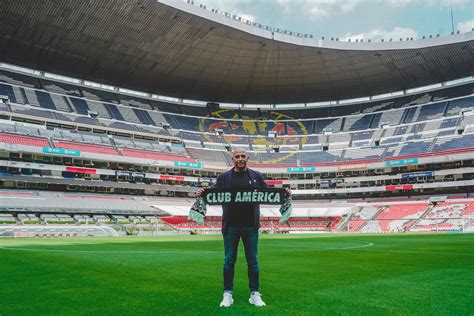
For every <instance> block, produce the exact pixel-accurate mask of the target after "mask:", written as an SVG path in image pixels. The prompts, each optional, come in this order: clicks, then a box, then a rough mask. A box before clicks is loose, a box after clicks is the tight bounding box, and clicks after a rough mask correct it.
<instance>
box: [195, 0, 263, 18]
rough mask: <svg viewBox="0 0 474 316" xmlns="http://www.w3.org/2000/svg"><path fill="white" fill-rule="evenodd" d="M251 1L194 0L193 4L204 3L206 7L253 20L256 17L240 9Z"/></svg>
mask: <svg viewBox="0 0 474 316" xmlns="http://www.w3.org/2000/svg"><path fill="white" fill-rule="evenodd" d="M251 3H252V0H232V1H231V0H196V1H195V2H194V4H195V5H200V4H202V5H205V6H206V9H208V10H211V9H216V10H219V11H224V12H228V13H231V14H234V15H237V16H240V17H241V18H243V19H246V20H249V21H252V22H255V20H256V19H257V17H256V16H255V15H251V14H248V13H245V12H243V10H242V9H241V7H242V6H245V5H249V4H251Z"/></svg>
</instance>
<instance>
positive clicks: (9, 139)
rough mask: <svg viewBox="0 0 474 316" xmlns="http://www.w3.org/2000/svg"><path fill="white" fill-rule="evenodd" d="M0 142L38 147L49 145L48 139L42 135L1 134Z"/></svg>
mask: <svg viewBox="0 0 474 316" xmlns="http://www.w3.org/2000/svg"><path fill="white" fill-rule="evenodd" d="M0 142H2V143H9V144H18V145H27V146H36V147H49V143H48V140H47V139H46V138H41V137H32V136H20V135H13V134H0Z"/></svg>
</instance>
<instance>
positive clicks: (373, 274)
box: [0, 234, 474, 316]
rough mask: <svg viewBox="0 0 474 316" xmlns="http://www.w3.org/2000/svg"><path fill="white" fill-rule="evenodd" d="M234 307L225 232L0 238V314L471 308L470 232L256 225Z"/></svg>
mask: <svg viewBox="0 0 474 316" xmlns="http://www.w3.org/2000/svg"><path fill="white" fill-rule="evenodd" d="M259 249H260V252H259V259H260V270H261V292H262V295H263V296H262V297H263V299H264V300H265V301H266V303H267V306H266V307H264V308H256V307H254V306H251V305H250V304H249V303H248V288H247V272H246V269H247V268H246V264H245V258H244V255H243V247H242V245H241V246H240V250H241V251H240V252H239V259H238V260H237V268H236V280H235V290H234V299H235V303H234V305H233V306H232V307H230V308H228V309H226V310H223V309H221V308H219V307H218V306H219V302H220V300H221V298H222V263H223V244H222V240H221V236H176V237H154V238H151V237H147V238H141V237H126V238H125V237H124V238H75V239H0V280H1V281H2V282H1V284H2V288H1V291H0V315H2V316H9V315H51V314H54V315H58V314H67V315H86V314H87V315H99V314H100V315H112V314H114V315H117V314H118V315H137V314H140V315H144V314H146V315H151V314H153V315H170V314H172V315H175V314H176V315H186V314H192V315H209V314H212V315H215V314H218V315H221V314H222V315H272V316H274V315H321V314H324V315H329V314H330V315H334V314H338V315H354V314H358V315H381V314H383V315H393V314H395V315H414V314H416V315H422V314H423V315H474V290H473V286H474V234H464V235H462V234H444V235H433V234H429V235H428V234H427V235H335V234H331V235H290V236H288V235H286V236H278V235H263V236H261V239H260V244H259Z"/></svg>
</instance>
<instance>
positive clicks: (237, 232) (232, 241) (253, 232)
mask: <svg viewBox="0 0 474 316" xmlns="http://www.w3.org/2000/svg"><path fill="white" fill-rule="evenodd" d="M240 239H242V242H243V244H244V249H245V258H246V259H247V267H248V278H249V288H250V291H258V288H259V270H258V256H257V249H258V229H256V228H255V227H228V228H227V231H226V233H225V234H224V249H225V258H224V291H232V290H233V289H234V266H235V262H236V261H237V251H238V248H239V241H240Z"/></svg>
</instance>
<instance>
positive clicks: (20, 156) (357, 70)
mask: <svg viewBox="0 0 474 316" xmlns="http://www.w3.org/2000/svg"><path fill="white" fill-rule="evenodd" d="M25 6H27V7H29V6H34V8H32V7H31V8H30V9H34V10H31V12H34V13H32V14H31V18H29V19H18V15H19V14H21V12H20V11H21V10H24V7H25ZM3 8H4V10H2V12H1V13H0V14H1V21H2V22H1V23H2V26H4V27H2V28H0V40H1V41H2V42H3V45H2V46H3V49H2V50H0V62H1V64H0V100H1V101H0V169H1V173H0V185H1V187H2V190H1V191H0V193H1V197H0V198H1V199H2V209H1V210H0V223H3V225H2V226H0V236H1V235H5V236H12V235H14V236H43V235H48V236H50V235H52V234H54V235H59V234H61V235H63V236H65V235H69V236H71V235H114V234H116V231H117V230H122V231H126V232H128V233H137V232H139V233H145V232H146V231H148V232H152V231H153V232H156V231H157V230H169V229H174V230H178V231H190V230H202V231H219V229H220V210H219V208H218V207H210V210H209V213H208V214H209V217H208V220H207V221H206V225H204V226H196V225H195V224H193V223H191V222H189V221H188V220H186V215H187V212H188V210H189V206H190V204H191V203H192V201H193V196H194V192H195V191H196V190H197V188H199V187H207V186H211V185H212V184H213V183H214V181H215V178H216V176H217V175H218V174H219V173H220V172H222V171H223V170H226V169H227V168H229V166H230V165H231V161H230V155H229V151H230V150H231V149H232V147H233V146H239V147H243V148H246V149H247V150H248V152H249V154H250V156H251V158H250V159H251V162H252V165H251V166H252V167H253V168H256V169H258V170H260V171H261V172H262V173H263V174H264V176H265V179H266V181H267V183H268V184H269V185H271V186H275V187H289V188H291V189H292V191H293V195H294V198H295V203H294V217H293V218H292V219H291V220H290V222H289V224H288V225H279V224H278V216H279V215H278V210H277V209H276V208H274V207H263V208H262V216H263V217H262V223H263V225H262V226H263V229H264V230H269V231H277V232H288V231H321V232H328V231H351V232H419V231H433V230H435V231H473V230H474V221H473V217H474V199H473V196H472V193H473V192H474V166H473V162H474V77H473V74H474V56H473V55H474V53H473V52H474V32H468V33H464V34H454V35H452V36H447V37H437V38H432V39H426V40H410V39H408V41H407V40H402V41H386V42H380V43H370V42H356V43H348V42H341V41H336V40H334V39H333V40H327V39H326V40H325V39H317V38H314V37H313V36H310V35H305V34H299V33H293V32H288V31H284V30H278V29H273V28H269V27H266V26H262V25H252V24H251V23H249V22H248V21H244V20H242V19H241V18H238V17H234V16H229V15H227V14H222V13H220V12H215V11H214V10H213V11H208V10H206V8H204V7H196V6H193V5H191V4H188V3H184V2H174V1H173V2H171V1H159V2H155V1H141V2H139V3H138V4H137V3H136V2H134V1H131V2H119V3H118V2H117V3H115V2H107V3H102V2H97V3H93V5H91V6H90V7H83V6H81V5H80V4H79V3H78V2H73V1H62V2H60V3H56V4H54V6H53V4H44V5H39V4H35V3H34V2H31V1H7V2H6V3H5V5H4V7H3ZM53 11H54V12H56V14H52V12H53ZM120 14H127V16H128V17H133V18H128V19H125V18H123V19H121V18H118V17H120ZM84 16H85V17H87V18H84ZM99 16H100V19H99V18H98V17H99ZM64 17H67V19H69V20H68V21H71V22H74V23H71V25H73V26H74V27H71V26H70V25H69V24H68V25H65V24H67V23H65V22H64ZM79 17H82V18H79ZM112 22H113V23H112ZM58 26H64V27H58ZM113 30H116V31H113ZM104 51H106V52H107V53H106V54H104ZM303 70H304V71H303ZM111 227H113V228H115V230H114V229H110V228H111Z"/></svg>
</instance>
